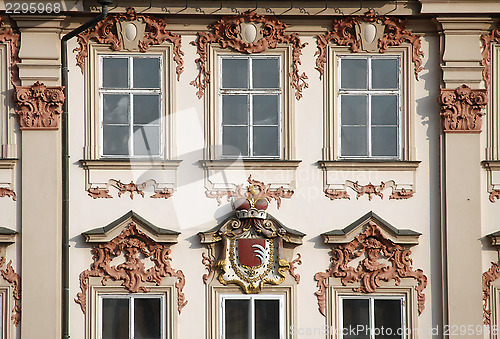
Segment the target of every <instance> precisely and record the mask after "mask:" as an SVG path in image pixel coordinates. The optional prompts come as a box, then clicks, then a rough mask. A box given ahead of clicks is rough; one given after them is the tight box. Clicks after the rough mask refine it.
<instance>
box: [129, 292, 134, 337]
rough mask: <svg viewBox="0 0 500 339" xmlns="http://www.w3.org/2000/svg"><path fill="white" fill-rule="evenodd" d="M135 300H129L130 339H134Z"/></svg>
mask: <svg viewBox="0 0 500 339" xmlns="http://www.w3.org/2000/svg"><path fill="white" fill-rule="evenodd" d="M134 304H135V303H134V298H133V297H130V298H129V308H130V312H129V337H130V338H131V339H134V306H135V305H134Z"/></svg>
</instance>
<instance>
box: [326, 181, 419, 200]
mask: <svg viewBox="0 0 500 339" xmlns="http://www.w3.org/2000/svg"><path fill="white" fill-rule="evenodd" d="M345 187H346V188H347V187H348V188H351V189H352V190H353V191H354V192H356V200H357V199H359V198H360V197H361V196H363V195H365V194H367V195H368V200H370V201H371V200H372V196H373V195H376V196H379V197H380V199H383V198H384V194H383V193H382V191H383V190H384V189H386V188H391V189H392V193H391V195H390V196H389V200H392V199H395V200H402V199H409V198H411V197H413V195H414V194H415V191H414V190H413V189H405V188H401V189H397V188H396V183H395V182H394V180H389V181H387V182H381V183H380V185H377V186H376V185H373V184H372V183H371V182H370V183H368V184H367V185H359V184H358V181H355V182H353V181H350V180H346V184H345ZM325 196H326V197H328V198H330V200H336V199H349V200H350V199H351V197H350V196H349V194H348V193H347V191H345V190H339V189H331V188H329V189H326V190H325Z"/></svg>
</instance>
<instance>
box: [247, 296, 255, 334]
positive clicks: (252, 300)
mask: <svg viewBox="0 0 500 339" xmlns="http://www.w3.org/2000/svg"><path fill="white" fill-rule="evenodd" d="M254 303H255V298H253V297H250V312H248V314H249V317H250V328H249V329H250V339H256V338H255V304H254Z"/></svg>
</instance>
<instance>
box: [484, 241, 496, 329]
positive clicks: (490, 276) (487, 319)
mask: <svg viewBox="0 0 500 339" xmlns="http://www.w3.org/2000/svg"><path fill="white" fill-rule="evenodd" d="M487 237H488V238H489V240H490V241H491V245H492V246H494V247H495V248H496V250H497V253H498V258H499V259H500V232H495V233H492V234H489V235H488V236H487ZM498 278H500V265H499V264H498V262H492V263H491V266H490V268H489V269H488V270H487V271H486V272H484V273H483V286H482V287H483V323H484V324H485V325H489V324H491V299H490V297H491V284H492V283H493V282H494V281H496V280H497V279H498Z"/></svg>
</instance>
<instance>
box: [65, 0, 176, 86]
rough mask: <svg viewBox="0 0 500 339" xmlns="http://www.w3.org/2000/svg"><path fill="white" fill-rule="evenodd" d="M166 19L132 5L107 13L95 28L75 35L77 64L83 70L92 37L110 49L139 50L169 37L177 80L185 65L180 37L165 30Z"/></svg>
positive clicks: (143, 50) (158, 43) (167, 39)
mask: <svg viewBox="0 0 500 339" xmlns="http://www.w3.org/2000/svg"><path fill="white" fill-rule="evenodd" d="M166 26H167V24H166V22H165V19H163V18H160V17H156V16H152V15H146V14H138V13H136V11H135V9H134V8H132V7H129V8H128V10H127V13H125V14H123V13H118V14H110V15H108V16H107V17H106V18H105V19H104V20H102V21H100V22H99V23H98V24H97V25H96V26H95V27H94V28H92V29H89V30H87V31H85V32H83V33H80V34H79V35H78V43H79V44H80V46H79V47H77V48H76V49H75V50H74V51H75V52H78V54H77V56H76V64H77V65H78V66H79V67H80V68H81V70H82V73H83V69H84V67H85V58H86V57H87V55H88V43H89V42H90V41H95V42H97V43H99V44H108V45H110V48H111V50H113V51H121V50H127V51H139V52H143V53H144V52H146V51H147V50H148V49H149V47H150V46H152V45H160V44H162V43H163V42H164V41H170V42H171V43H172V44H173V45H174V48H173V54H174V61H175V62H176V63H177V67H176V69H175V70H176V73H177V80H179V77H180V75H181V73H182V72H183V68H184V66H183V65H184V61H183V60H182V56H183V55H184V52H182V51H181V37H180V36H179V35H177V34H173V33H171V32H169V31H167V30H166Z"/></svg>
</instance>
